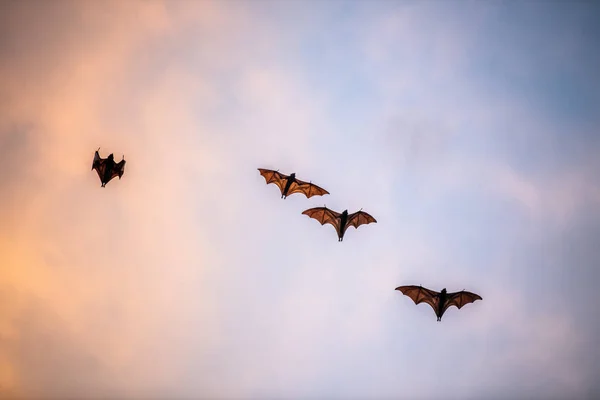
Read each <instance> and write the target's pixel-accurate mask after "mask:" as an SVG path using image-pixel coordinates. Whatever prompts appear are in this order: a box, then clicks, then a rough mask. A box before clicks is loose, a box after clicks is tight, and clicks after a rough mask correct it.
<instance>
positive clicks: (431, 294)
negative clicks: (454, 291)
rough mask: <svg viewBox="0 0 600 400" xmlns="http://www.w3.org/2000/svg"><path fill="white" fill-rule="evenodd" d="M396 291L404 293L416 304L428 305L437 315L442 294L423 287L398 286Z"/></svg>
mask: <svg viewBox="0 0 600 400" xmlns="http://www.w3.org/2000/svg"><path fill="white" fill-rule="evenodd" d="M396 290H399V291H401V292H402V294H403V295H405V296H408V297H410V298H411V299H412V301H414V302H415V304H420V303H427V304H429V305H430V306H431V308H433V311H434V312H435V313H436V315H437V307H438V302H439V299H440V294H439V293H438V292H436V291H434V290H430V289H426V288H424V287H422V286H414V285H409V286H398V287H397V288H396Z"/></svg>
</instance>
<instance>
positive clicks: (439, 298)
mask: <svg viewBox="0 0 600 400" xmlns="http://www.w3.org/2000/svg"><path fill="white" fill-rule="evenodd" d="M395 290H399V291H401V292H402V294H404V295H405V296H408V297H410V298H411V299H412V300H413V301H414V302H415V304H419V303H427V304H429V305H430V306H431V308H433V311H435V315H436V316H437V320H438V321H441V320H442V315H444V313H445V312H446V310H447V309H448V308H449V307H451V306H456V307H457V308H458V309H460V308H462V306H464V305H465V304H469V303H473V302H474V301H476V300H483V299H482V298H481V297H480V296H479V295H477V294H475V293H471V292H466V291H464V290H463V291H461V292H454V293H446V288H444V289H442V292H441V293H438V292H436V291H433V290H430V289H426V288H424V287H422V286H412V285H411V286H399V287H397V288H396V289H395Z"/></svg>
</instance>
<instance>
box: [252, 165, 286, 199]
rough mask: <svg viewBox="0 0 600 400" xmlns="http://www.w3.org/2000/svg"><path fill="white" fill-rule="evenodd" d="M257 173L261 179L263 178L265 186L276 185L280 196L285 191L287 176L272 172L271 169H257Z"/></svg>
mask: <svg viewBox="0 0 600 400" xmlns="http://www.w3.org/2000/svg"><path fill="white" fill-rule="evenodd" d="M258 172H260V174H261V175H262V177H263V178H265V181H266V182H267V185H268V184H269V183H274V184H276V185H277V187H279V190H280V191H281V194H283V191H284V189H285V184H286V183H287V178H288V175H285V174H281V173H279V172H277V171H273V170H272V169H265V168H258Z"/></svg>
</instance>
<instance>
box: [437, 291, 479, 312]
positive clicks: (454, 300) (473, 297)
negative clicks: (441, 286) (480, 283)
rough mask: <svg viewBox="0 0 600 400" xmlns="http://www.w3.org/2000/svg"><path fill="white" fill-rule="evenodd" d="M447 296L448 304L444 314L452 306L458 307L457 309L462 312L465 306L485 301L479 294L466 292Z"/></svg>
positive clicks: (445, 306)
mask: <svg viewBox="0 0 600 400" xmlns="http://www.w3.org/2000/svg"><path fill="white" fill-rule="evenodd" d="M446 296H447V299H446V304H444V309H443V312H445V311H446V310H447V309H448V308H449V307H451V306H456V308H458V309H459V310H460V309H461V308H462V307H463V306H464V305H465V304H469V303H473V302H475V301H477V300H483V299H482V298H481V296H479V295H478V294H475V293H471V292H467V291H465V290H463V291H461V292H454V293H448V294H447V295H446ZM443 312H442V313H443Z"/></svg>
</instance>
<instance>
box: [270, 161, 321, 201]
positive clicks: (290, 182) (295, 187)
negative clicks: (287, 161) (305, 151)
mask: <svg viewBox="0 0 600 400" xmlns="http://www.w3.org/2000/svg"><path fill="white" fill-rule="evenodd" d="M258 171H259V172H260V174H261V175H262V176H263V178H265V181H267V185H268V184H269V183H274V184H276V185H277V186H278V187H279V190H281V198H282V199H285V198H286V197H287V196H289V195H292V194H294V193H302V194H304V195H305V196H306V197H307V198H311V197H312V196H323V195H325V194H329V192H328V191H327V190H325V189H323V188H321V187H319V186H317V185H315V184H314V183H312V182H304V181H301V180H300V179H296V173H295V172H294V173H292V174H290V175H284V174H281V173H279V172H277V171H273V170H271V169H264V168H258Z"/></svg>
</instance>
